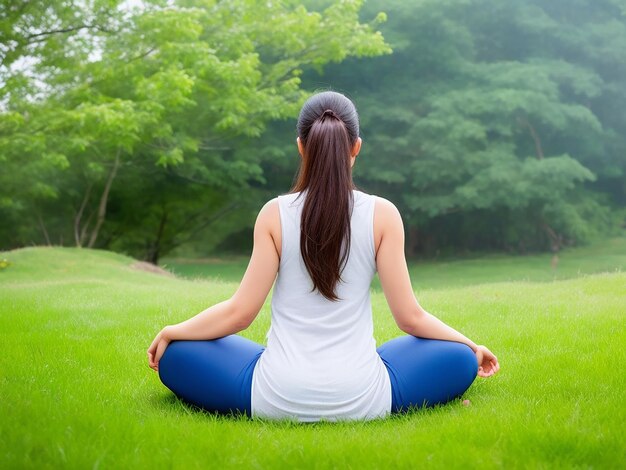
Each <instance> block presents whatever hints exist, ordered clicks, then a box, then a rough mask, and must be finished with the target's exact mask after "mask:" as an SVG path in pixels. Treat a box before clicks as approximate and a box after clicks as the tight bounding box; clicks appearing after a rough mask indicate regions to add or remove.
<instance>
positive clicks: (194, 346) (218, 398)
mask: <svg viewBox="0 0 626 470" xmlns="http://www.w3.org/2000/svg"><path fill="white" fill-rule="evenodd" d="M297 131H298V138H297V145H298V150H299V153H300V159H301V160H300V168H299V170H298V174H297V179H296V182H295V184H294V186H293V187H292V189H291V190H290V192H289V193H287V194H283V195H280V196H278V197H276V198H274V199H272V200H271V201H269V202H267V203H266V204H265V205H264V206H263V208H262V209H261V211H260V212H259V215H258V217H257V220H256V223H255V226H254V248H253V251H252V256H251V259H250V263H249V265H248V267H247V270H246V272H245V274H244V276H243V279H242V281H241V284H240V286H239V288H238V289H237V291H236V292H235V293H234V294H233V296H232V297H231V298H230V299H228V300H225V301H223V302H220V303H218V304H216V305H213V306H212V307H210V308H208V309H206V310H205V311H203V312H201V313H199V314H198V315H196V316H194V317H193V318H190V319H189V320H186V321H184V322H182V323H179V324H176V325H170V326H166V327H165V328H163V329H162V330H161V332H159V333H158V335H157V336H156V338H155V339H154V341H153V342H152V344H151V345H150V347H149V349H148V360H149V364H150V367H152V368H153V369H154V370H156V371H158V373H159V377H160V379H161V381H162V382H163V384H165V386H167V387H168V388H169V389H170V390H172V392H174V393H175V394H176V395H177V396H178V397H180V398H181V399H182V400H184V401H185V402H188V403H191V404H194V405H197V406H199V407H202V408H204V409H206V410H209V411H212V412H218V413H231V412H232V413H245V414H247V415H248V416H254V417H257V416H258V417H263V418H269V419H282V418H285V419H292V420H297V421H305V422H307V421H320V420H327V421H337V420H369V419H375V418H382V417H385V416H387V415H389V414H390V413H400V412H405V411H407V410H409V409H411V408H414V407H422V406H432V405H435V404H441V403H445V402H447V401H450V400H452V399H454V398H456V397H459V396H460V395H462V394H463V393H464V392H465V391H466V390H467V389H468V388H469V386H470V385H471V384H472V382H473V381H474V379H475V378H476V375H479V376H481V377H489V376H491V375H493V374H495V373H496V372H497V371H498V369H499V364H498V360H497V359H496V356H494V355H493V354H492V353H491V352H490V351H489V350H488V349H487V348H486V347H484V346H478V345H476V344H475V343H474V342H472V341H471V340H470V339H468V338H466V337H465V336H463V335H462V334H461V333H459V332H457V331H456V330H455V329H453V328H451V327H450V326H448V325H446V324H445V323H443V322H442V321H441V320H439V319H437V318H436V317H434V316H433V315H431V314H429V313H428V312H426V311H425V310H424V309H423V308H422V307H421V306H420V304H419V303H418V301H417V300H416V298H415V295H414V292H413V288H412V286H411V281H410V278H409V272H408V268H407V263H406V259H405V255H404V228H403V223H402V218H401V216H400V213H399V212H398V210H397V208H396V207H395V205H394V204H393V203H391V202H390V201H388V200H386V199H384V198H382V197H378V196H375V195H372V194H367V193H365V192H363V191H361V190H359V189H357V188H356V186H355V185H354V183H353V181H352V167H353V165H354V163H355V161H356V157H357V155H358V153H359V151H360V149H361V138H360V137H359V121H358V115H357V111H356V109H355V107H354V104H353V103H352V102H351V101H350V100H349V99H348V98H346V97H345V96H344V95H342V94H340V93H335V92H330V91H327V92H322V93H318V94H316V95H313V96H312V97H311V98H309V100H308V101H307V102H306V103H305V104H304V106H303V108H302V110H301V112H300V116H299V119H298V125H297ZM376 272H378V276H379V278H380V283H381V286H382V289H383V292H384V295H385V298H386V300H387V303H388V305H389V309H390V311H391V313H392V315H393V318H394V319H395V321H396V323H397V325H398V327H399V328H400V330H402V331H403V332H404V333H406V334H405V335H403V336H399V337H397V338H395V339H392V340H391V341H388V342H386V343H384V344H382V345H381V346H380V347H378V348H376V341H375V340H374V336H373V321H372V307H371V303H370V283H371V281H372V278H373V276H374V275H375V274H376ZM272 286H273V287H274V289H273V295H272V300H271V327H270V329H269V332H268V334H267V346H262V345H260V344H257V343H256V342H254V341H250V340H249V339H246V338H243V337H241V336H238V335H236V333H238V332H240V331H242V330H244V329H245V328H247V327H248V326H249V325H250V324H251V323H252V321H253V320H254V319H255V317H256V316H257V314H258V313H259V310H260V309H261V307H262V306H263V304H264V302H265V300H266V298H267V295H268V294H269V292H270V289H271V288H272Z"/></svg>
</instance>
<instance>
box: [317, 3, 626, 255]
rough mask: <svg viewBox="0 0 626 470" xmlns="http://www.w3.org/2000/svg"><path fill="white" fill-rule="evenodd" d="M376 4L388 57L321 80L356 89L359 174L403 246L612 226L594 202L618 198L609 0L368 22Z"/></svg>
mask: <svg viewBox="0 0 626 470" xmlns="http://www.w3.org/2000/svg"><path fill="white" fill-rule="evenodd" d="M383 3H384V8H385V9H386V12H387V14H388V18H389V21H388V23H387V25H386V26H385V27H384V28H383V32H384V34H385V37H386V38H387V39H388V40H389V41H390V43H391V45H392V47H393V48H394V53H393V55H391V56H385V57H380V58H376V59H370V60H367V61H363V62H360V63H356V62H353V61H346V62H344V63H342V64H340V65H336V66H333V67H330V68H328V69H327V70H326V73H325V75H324V77H323V79H324V80H325V81H327V82H329V83H333V84H334V85H335V86H336V87H339V88H341V89H348V90H351V91H352V95H353V96H354V98H355V99H356V101H357V104H358V105H359V108H360V113H361V117H362V128H363V130H364V142H365V145H364V147H363V152H362V153H363V155H362V157H361V162H360V164H357V166H356V167H355V178H357V179H358V181H360V182H362V184H363V185H364V186H366V187H367V188H370V189H371V190H372V191H376V192H378V193H380V194H382V195H386V196H388V197H389V198H391V199H392V200H394V201H395V202H397V203H398V205H399V206H400V207H401V210H402V212H403V214H404V216H405V219H406V222H407V231H408V244H409V251H411V252H413V253H415V252H418V251H424V252H432V251H436V250H439V249H441V248H446V247H450V246H456V247H457V248H478V249H483V248H494V247H496V248H505V249H517V250H522V251H523V250H526V249H536V248H540V249H543V248H551V249H554V250H558V249H559V248H560V247H561V246H562V245H563V244H565V243H574V242H576V241H584V240H586V239H588V238H589V237H590V236H591V235H592V232H593V227H594V224H595V225H596V226H598V228H600V229H606V226H607V225H610V224H609V221H608V220H607V219H610V216H609V211H610V204H611V202H610V200H608V198H607V197H606V196H603V195H602V193H604V194H605V195H606V194H607V193H608V194H609V195H610V197H611V198H612V199H613V204H619V202H620V201H622V202H623V201H624V191H623V189H624V188H623V181H624V175H625V172H626V153H625V152H624V149H626V139H625V137H624V136H626V125H625V124H626V122H625V121H624V118H623V113H619V112H617V109H622V108H623V107H624V105H626V89H624V87H623V86H621V85H619V84H620V83H621V84H623V83H624V81H625V79H626V69H624V66H623V65H624V63H626V62H624V60H622V59H623V58H622V57H621V55H623V51H626V47H624V46H626V21H625V19H624V16H623V10H620V9H619V7H618V2H614V1H610V0H605V1H601V2H590V1H582V2H578V3H577V7H576V8H575V9H574V8H571V7H570V5H569V2H563V1H556V2H554V1H551V2H548V1H546V0H535V1H531V2H515V1H512V0H511V1H495V0H470V1H453V0H448V1H434V0H422V1H420V2H401V1H389V2H371V3H370V4H368V7H369V8H371V10H369V11H368V10H367V9H366V11H365V13H364V14H371V13H372V12H373V11H376V10H377V9H378V8H381V7H382V6H383ZM618 58H619V60H618ZM381 71H383V73H381ZM362 77H367V80H363V79H362ZM307 78H308V79H310V80H311V81H313V80H319V77H315V76H312V75H310V76H308V77H307ZM619 186H621V189H620V188H619ZM590 219H591V220H590Z"/></svg>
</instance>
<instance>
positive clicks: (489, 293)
mask: <svg viewBox="0 0 626 470" xmlns="http://www.w3.org/2000/svg"><path fill="white" fill-rule="evenodd" d="M611 243H614V244H615V246H618V247H622V248H623V247H624V245H623V244H621V245H620V243H622V242H620V241H614V242H611ZM611 249H613V248H611V247H609V250H608V251H609V254H608V255H607V254H606V253H604V252H602V250H600V249H599V248H598V247H594V248H590V249H587V250H589V251H588V252H585V251H584V250H585V249H581V250H582V251H576V250H574V251H572V252H571V253H570V254H571V255H572V258H573V259H576V263H578V264H577V267H568V261H567V259H566V254H563V255H562V256H561V260H560V264H559V267H557V271H556V272H553V271H548V274H545V270H546V267H545V266H544V264H545V262H547V263H548V269H552V268H551V267H550V265H549V258H541V257H531V258H521V257H488V258H483V259H482V260H465V261H459V262H448V263H447V266H443V267H439V266H438V265H436V264H432V263H431V264H430V265H428V269H430V271H425V273H426V274H428V273H430V275H431V277H430V280H426V279H424V282H419V281H416V279H418V278H419V276H415V275H414V276H413V280H414V283H415V285H416V290H417V294H418V297H419V299H420V301H421V303H422V305H424V306H425V307H426V308H427V309H428V310H429V311H431V313H434V314H437V315H438V316H440V317H441V318H442V319H444V320H445V321H446V322H448V323H449V324H451V325H452V326H454V327H456V328H457V329H459V330H461V331H462V332H464V333H465V334H467V335H468V336H470V337H471V338H473V339H475V340H476V341H478V342H481V343H484V344H486V345H488V346H489V347H490V348H491V349H492V350H493V351H494V352H495V353H496V354H497V355H498V357H499V359H500V362H501V367H502V369H501V371H500V373H499V374H498V375H497V376H495V377H492V378H490V379H477V380H476V382H475V383H474V384H473V385H472V387H471V388H470V389H469V390H468V392H467V393H466V394H465V395H464V397H463V398H466V399H469V400H470V402H471V404H470V405H469V406H464V405H463V404H462V403H461V401H460V400H457V401H454V402H452V403H450V404H448V405H446V406H443V407H438V408H434V409H423V410H419V411H416V412H413V413H411V414H409V415H405V416H400V417H394V418H390V419H386V420H378V421H372V422H367V423H340V424H332V423H321V424H313V425H298V424H295V423H274V422H268V421H263V420H248V419H245V418H229V417H217V416H213V415H211V414H208V413H204V412H199V411H197V410H195V409H192V408H190V407H188V406H186V405H184V404H182V403H180V402H179V401H178V400H176V399H175V398H174V397H173V395H172V394H171V393H170V392H169V391H168V390H167V389H165V388H164V387H163V386H162V385H161V384H160V382H159V380H158V377H157V375H156V374H155V373H154V372H153V371H152V370H151V369H149V368H148V365H147V361H146V353H145V351H146V348H147V347H148V345H149V343H150V341H151V340H152V338H153V337H154V335H155V334H156V332H157V331H158V330H159V329H160V327H161V326H163V325H165V324H168V323H173V322H178V321H181V320H183V319H186V318H188V317H189V316H191V315H193V314H195V313H197V312H198V311H200V310H202V309H203V308H205V307H206V306H208V305H211V304H213V303H216V302H219V301H221V300H223V299H225V298H228V297H229V296H230V295H231V294H232V293H233V292H234V291H235V289H236V288H237V283H236V282H232V280H231V279H230V278H229V280H222V281H220V280H186V279H181V278H169V277H165V276H159V275H156V274H150V273H146V272H142V271H139V270H136V269H133V268H131V267H130V264H131V263H132V260H131V259H130V258H126V257H124V256H121V255H117V254H113V253H109V252H102V251H93V250H79V249H61V248H27V249H22V250H16V251H12V252H8V253H3V254H0V258H2V257H6V258H8V259H9V260H10V261H11V263H12V264H11V265H10V266H9V267H8V268H6V269H4V270H1V271H0V331H2V345H3V354H2V355H1V356H0V392H1V393H2V400H1V401H0V413H1V415H2V419H1V420H0V468H16V467H19V468H23V467H36V468H46V467H70V468H85V467H94V468H95V467H102V468H111V467H116V468H117V467H121V468H135V467H139V468H147V467H159V468H160V467H173V468H206V467H215V468H217V467H224V466H237V465H238V466H244V467H246V468H248V467H251V468H281V467H297V468H302V467H305V468H311V467H315V468H326V467H348V468H383V467H389V468H393V467H418V468H419V467H422V466H429V467H438V468H443V467H468V466H469V467H478V466H480V467H486V468H494V467H531V468H536V467H541V468H553V467H568V468H569V467H600V468H618V467H622V466H623V465H624V462H626V443H625V440H624V425H623V423H624V422H626V411H625V410H626V407H625V406H624V391H625V390H626V387H625V385H626V384H625V379H626V375H625V374H624V370H625V365H626V360H625V359H626V348H625V347H624V345H626V328H625V327H626V321H625V320H626V315H625V313H626V273H624V272H620V268H621V267H622V268H623V266H624V254H623V253H622V255H621V257H620V255H619V254H616V253H615V252H611ZM615 251H619V250H618V249H616V250H615ZM542 260H543V261H542ZM464 263H470V265H467V264H464ZM542 263H543V264H542ZM227 265H229V264H228V263H227ZM230 266H232V263H231V264H230ZM244 267H245V266H244ZM536 268H537V269H539V271H534V270H535V269H536ZM211 269H214V271H213V272H215V269H216V268H211ZM438 270H440V271H439V272H440V274H438V276H440V277H439V278H438V279H439V280H438V281H437V282H435V281H433V279H434V278H437V274H436V273H437V272H438ZM559 270H562V271H566V270H569V271H567V272H568V274H567V275H565V274H564V275H563V276H561V277H569V278H570V279H565V280H556V281H554V280H552V279H553V278H555V277H556V278H558V277H560V272H561V271H559ZM598 270H606V271H611V272H609V273H603V274H593V275H585V273H590V272H596V271H598ZM419 272H420V271H419V267H412V273H419ZM539 272H541V275H540V274H539ZM550 272H552V275H550V274H549V273H550ZM498 273H500V276H499V277H497V274H498ZM505 273H506V274H505ZM529 273H534V274H529ZM518 276H519V277H518ZM426 277H428V276H426ZM446 277H449V278H450V283H449V284H447V285H446V284H445V283H444V282H443V280H444V279H445V278H446ZM498 279H505V280H511V279H525V280H514V281H509V282H494V281H497V280H498ZM539 281H541V282H539ZM428 282H431V284H428ZM418 285H421V286H422V287H423V288H418ZM372 305H373V310H374V321H375V336H376V339H377V341H378V342H383V341H385V340H387V339H390V338H393V337H395V336H397V335H399V334H400V332H399V330H398V329H397V328H396V326H395V325H394V323H393V320H392V318H391V315H390V314H389V311H388V308H387V306H386V303H385V299H384V296H383V295H382V293H380V292H379V291H378V290H376V289H374V290H373V291H372ZM268 326H269V299H268V302H266V304H265V306H264V307H263V309H262V311H261V313H260V315H259V317H258V318H257V320H256V321H255V322H254V324H253V325H252V326H251V327H250V328H249V329H248V330H247V331H246V332H244V335H245V336H247V337H249V338H252V339H254V340H256V341H259V342H262V341H263V338H264V335H265V332H266V331H267V328H268Z"/></svg>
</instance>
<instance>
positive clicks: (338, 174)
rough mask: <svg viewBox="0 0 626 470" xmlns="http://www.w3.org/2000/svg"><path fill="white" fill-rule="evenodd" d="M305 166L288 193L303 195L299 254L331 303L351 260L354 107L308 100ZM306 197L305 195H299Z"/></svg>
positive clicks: (335, 98) (301, 127) (324, 97)
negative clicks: (342, 274)
mask: <svg viewBox="0 0 626 470" xmlns="http://www.w3.org/2000/svg"><path fill="white" fill-rule="evenodd" d="M297 131H298V137H299V138H300V142H301V144H302V147H303V150H304V151H303V155H302V160H301V162H300V168H299V169H298V173H297V175H296V176H297V177H296V181H295V183H294V185H293V187H292V188H291V190H290V193H294V192H298V191H305V190H306V198H305V201H304V207H303V209H302V219H301V221H300V253H301V254H302V259H303V260H304V265H305V266H306V269H307V271H308V273H309V275H310V276H311V279H312V281H313V289H312V290H311V292H313V291H314V290H315V289H317V290H318V291H319V293H320V294H322V295H323V296H324V297H326V298H327V299H328V300H331V301H337V300H340V299H339V297H338V296H337V294H336V292H335V289H336V287H337V284H338V283H339V282H340V281H343V280H342V279H341V272H342V271H343V268H344V267H345V265H346V264H347V262H348V256H349V254H350V237H351V231H350V218H351V215H352V208H353V204H354V200H353V193H352V190H353V189H357V187H356V186H355V184H354V182H353V181H352V168H351V166H350V157H351V151H352V148H353V147H354V144H355V143H356V141H357V139H358V138H359V116H358V114H357V111H356V108H355V106H354V104H353V103H352V101H350V100H349V99H348V98H346V97H345V96H344V95H342V94H341V93H336V92H332V91H325V92H322V93H318V94H315V95H313V96H312V97H310V98H309V99H308V100H307V101H306V102H305V103H304V106H303V107H302V110H301V111H300V116H299V117H298V125H297ZM301 194H302V193H301Z"/></svg>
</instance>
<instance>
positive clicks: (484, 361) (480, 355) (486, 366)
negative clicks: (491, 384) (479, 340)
mask: <svg viewBox="0 0 626 470" xmlns="http://www.w3.org/2000/svg"><path fill="white" fill-rule="evenodd" d="M476 359H477V360H478V375H479V376H480V377H491V376H492V375H493V374H495V373H496V372H498V371H499V370H500V364H499V363H498V358H497V357H496V356H495V355H494V354H493V353H492V352H491V351H489V349H487V348H486V347H485V346H477V347H476Z"/></svg>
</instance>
